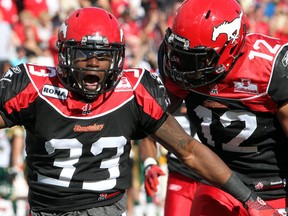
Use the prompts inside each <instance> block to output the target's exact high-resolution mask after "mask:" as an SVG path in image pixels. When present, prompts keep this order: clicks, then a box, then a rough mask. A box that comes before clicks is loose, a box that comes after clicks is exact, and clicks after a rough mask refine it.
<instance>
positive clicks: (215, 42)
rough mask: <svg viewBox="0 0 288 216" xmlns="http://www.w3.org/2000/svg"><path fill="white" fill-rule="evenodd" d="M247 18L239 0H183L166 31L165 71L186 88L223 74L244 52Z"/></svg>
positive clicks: (213, 80)
mask: <svg viewBox="0 0 288 216" xmlns="http://www.w3.org/2000/svg"><path fill="white" fill-rule="evenodd" d="M245 20H246V18H245V17H244V14H243V11H242V9H241V7H240V5H239V4H238V2H237V1H236V0H201V2H199V1H198V0H186V1H184V2H183V3H182V5H181V6H180V7H179V8H178V11H177V12H176V14H175V17H174V20H173V25H172V28H171V29H170V28H168V29H167V31H166V34H165V40H164V41H165V46H164V47H165V55H164V62H163V63H164V65H165V67H164V71H165V75H166V76H168V77H169V78H170V79H171V80H172V81H174V82H175V83H176V84H177V85H179V86H180V87H182V88H184V89H192V88H196V87H199V86H203V85H208V84H210V83H212V82H215V81H216V80H218V79H219V78H221V77H223V75H225V74H227V72H229V71H230V70H231V69H232V67H233V65H234V63H235V62H236V60H237V59H238V57H239V55H240V53H241V49H242V47H243V44H244V40H245V35H246V22H245Z"/></svg>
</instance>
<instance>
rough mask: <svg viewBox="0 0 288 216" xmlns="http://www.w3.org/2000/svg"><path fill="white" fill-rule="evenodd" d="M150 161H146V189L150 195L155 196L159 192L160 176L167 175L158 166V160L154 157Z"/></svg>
mask: <svg viewBox="0 0 288 216" xmlns="http://www.w3.org/2000/svg"><path fill="white" fill-rule="evenodd" d="M149 161H150V162H149V163H147V160H146V161H145V162H146V163H145V162H144V170H145V182H144V184H145V190H146V193H147V194H148V196H153V195H154V193H155V192H157V186H158V185H159V180H158V177H159V176H162V175H165V173H164V172H163V171H162V169H161V168H160V167H159V166H157V162H156V161H155V160H154V159H153V160H152V158H149Z"/></svg>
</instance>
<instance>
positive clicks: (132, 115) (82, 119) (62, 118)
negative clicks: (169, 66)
mask: <svg viewBox="0 0 288 216" xmlns="http://www.w3.org/2000/svg"><path fill="white" fill-rule="evenodd" d="M58 47H59V65H58V67H57V68H54V67H48V66H41V65H36V64H29V63H27V64H21V65H18V66H16V67H12V68H10V69H9V70H8V71H7V72H6V73H5V74H4V77H3V78H2V79H1V81H0V95H1V102H0V104H1V106H0V115H1V117H0V127H1V128H4V127H11V126H14V125H23V126H24V127H25V129H26V134H27V136H26V153H27V157H26V161H27V175H28V183H29V204H30V207H31V215H32V216H39V215H46V216H50V215H65V216H72V215H73V216H74V215H97V216H101V215H125V207H126V203H125V200H126V198H125V191H126V189H127V188H128V187H130V184H129V174H130V173H131V172H130V170H129V169H131V167H130V166H129V163H128V160H129V153H130V149H131V144H130V141H131V140H133V139H139V138H141V137H143V136H145V135H146V134H149V135H151V136H152V137H153V138H154V139H156V140H157V141H158V142H159V143H161V144H162V145H163V146H164V147H165V148H167V149H169V150H170V151H171V152H173V153H174V154H175V155H177V157H178V158H179V159H180V160H181V161H182V162H183V163H184V164H186V165H187V166H189V167H190V168H192V169H194V170H195V171H196V172H197V173H198V174H199V175H201V176H202V177H203V178H204V179H206V180H207V181H208V182H210V183H211V184H212V185H215V186H217V187H219V188H222V189H223V190H225V191H227V192H229V193H230V194H232V195H233V196H235V197H237V198H238V199H239V200H241V201H242V202H243V203H246V204H248V206H249V211H250V212H251V215H257V214H255V212H254V211H258V210H259V209H262V208H265V212H273V211H274V210H273V209H272V208H271V207H270V206H268V205H265V203H261V202H258V201H253V202H252V198H253V197H254V193H252V191H251V190H250V189H248V188H247V187H246V186H245V185H244V184H243V183H242V182H241V181H240V180H239V178H237V177H236V175H235V174H233V173H232V171H231V170H230V169H229V168H228V167H227V166H226V164H225V163H223V161H222V160H220V158H219V157H218V156H217V155H216V154H215V153H213V152H212V151H211V150H210V149H209V148H207V147H206V146H205V145H203V144H201V143H200V142H198V141H197V140H195V139H193V138H192V137H191V136H189V135H188V134H187V133H185V131H184V130H183V128H182V127H181V126H180V125H179V124H178V123H177V121H176V120H175V118H174V117H173V116H171V115H169V114H168V113H167V112H166V105H167V98H166V97H165V95H166V91H165V88H164V86H163V85H162V82H161V80H160V78H159V77H157V76H156V75H155V74H152V73H150V72H148V71H146V70H145V69H141V68H133V69H132V68H131V69H123V61H124V50H125V47H124V38H123V32H122V30H121V27H120V25H119V22H118V21H117V20H116V18H115V17H114V16H113V15H112V14H110V13H109V12H107V11H105V10H103V9H101V8H96V7H88V8H81V9H78V10H76V11H74V12H73V13H71V15H70V16H69V17H68V18H67V19H66V20H65V21H64V23H63V24H62V25H61V27H60V28H59V33H58ZM253 212H254V213H253Z"/></svg>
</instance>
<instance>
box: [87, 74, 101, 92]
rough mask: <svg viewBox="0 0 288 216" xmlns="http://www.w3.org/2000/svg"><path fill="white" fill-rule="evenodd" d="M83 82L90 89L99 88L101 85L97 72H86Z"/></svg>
mask: <svg viewBox="0 0 288 216" xmlns="http://www.w3.org/2000/svg"><path fill="white" fill-rule="evenodd" d="M83 83H84V86H85V88H86V89H88V90H97V89H98V88H99V87H100V77H98V76H97V75H95V74H93V75H92V74H86V75H84V77H83Z"/></svg>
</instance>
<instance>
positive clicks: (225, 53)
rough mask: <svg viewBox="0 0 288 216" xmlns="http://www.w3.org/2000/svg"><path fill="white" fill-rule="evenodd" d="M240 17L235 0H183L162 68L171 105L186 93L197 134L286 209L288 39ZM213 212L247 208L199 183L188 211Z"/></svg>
mask: <svg viewBox="0 0 288 216" xmlns="http://www.w3.org/2000/svg"><path fill="white" fill-rule="evenodd" d="M245 19H246V18H245V15H244V14H243V10H242V9H241V6H240V5H239V4H238V2H237V1H236V0H203V1H201V2H199V1H197V0H187V1H185V2H183V4H182V5H181V6H180V8H179V9H178V11H177V13H176V15H175V17H174V21H173V25H172V27H171V28H168V29H167V31H166V35H165V39H164V40H163V43H162V44H161V46H160V49H159V59H158V60H159V62H158V63H159V71H160V75H161V77H162V79H163V81H164V85H165V86H166V87H167V90H168V95H169V97H170V100H171V105H170V111H171V112H173V111H174V110H175V109H176V108H177V107H178V106H179V105H181V103H182V101H183V100H184V101H185V104H186V107H187V115H188V118H189V120H190V121H191V123H193V125H195V127H196V128H197V134H198V137H199V138H200V140H201V142H202V143H204V144H205V145H206V146H207V147H208V148H210V149H212V150H213V151H214V152H215V153H217V154H218V155H219V156H220V157H221V158H222V159H223V160H224V162H226V164H227V165H228V166H229V167H230V168H231V169H232V170H233V171H234V173H235V175H236V176H238V177H239V178H240V179H241V180H242V181H243V182H244V183H245V184H246V185H247V186H248V187H249V188H250V189H251V190H252V191H253V192H254V193H256V194H257V195H258V196H260V197H261V198H262V199H264V200H265V202H266V203H267V204H269V205H270V206H272V207H273V208H275V209H279V211H278V212H279V213H278V214H283V215H286V213H285V208H286V207H287V188H286V179H287V177H288V168H287V165H286V164H287V163H286V161H287V159H286V158H287V157H288V145H287V142H288V139H287V135H288V105H287V102H288V88H287V86H288V79H287V75H288V68H287V66H288V44H287V42H285V41H281V40H279V39H277V38H272V37H268V36H265V35H262V34H255V33H249V34H247V33H246V22H245ZM175 202H176V201H175ZM216 213H217V214H216ZM215 214H216V215H221V216H224V215H227V216H228V215H229V216H231V215H235V216H236V215H241V216H244V215H248V212H247V209H245V208H244V207H243V205H242V204H241V203H240V202H239V200H237V199H235V198H234V197H232V196H230V195H229V194H227V193H225V192H224V191H223V190H219V189H218V188H215V187H212V186H211V185H209V184H206V183H200V184H199V185H198V186H197V190H196V192H195V197H194V201H193V204H192V210H191V215H193V216H196V215H197V216H198V215H206V216H208V215H213V216H214V215H215ZM259 215H263V214H259ZM267 215H272V214H271V213H270V214H267Z"/></svg>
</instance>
